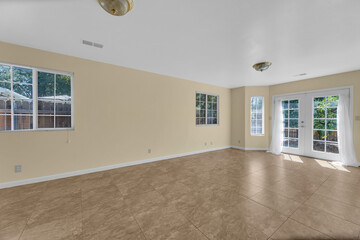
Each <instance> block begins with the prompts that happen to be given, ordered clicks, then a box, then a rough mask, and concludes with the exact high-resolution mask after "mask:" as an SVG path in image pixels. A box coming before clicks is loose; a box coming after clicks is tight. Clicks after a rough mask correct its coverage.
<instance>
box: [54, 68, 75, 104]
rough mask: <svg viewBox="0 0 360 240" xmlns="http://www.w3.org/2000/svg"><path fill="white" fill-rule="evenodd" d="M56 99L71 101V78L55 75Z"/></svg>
mask: <svg viewBox="0 0 360 240" xmlns="http://www.w3.org/2000/svg"><path fill="white" fill-rule="evenodd" d="M56 98H57V99H61V100H71V77H70V76H67V75H59V74H56Z"/></svg>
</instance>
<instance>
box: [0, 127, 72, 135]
mask: <svg viewBox="0 0 360 240" xmlns="http://www.w3.org/2000/svg"><path fill="white" fill-rule="evenodd" d="M61 131H75V128H58V129H53V128H44V129H35V130H34V129H24V130H14V131H0V134H1V133H18V132H61Z"/></svg>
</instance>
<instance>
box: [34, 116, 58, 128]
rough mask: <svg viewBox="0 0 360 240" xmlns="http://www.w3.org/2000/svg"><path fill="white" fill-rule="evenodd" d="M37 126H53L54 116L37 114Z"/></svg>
mask: <svg viewBox="0 0 360 240" xmlns="http://www.w3.org/2000/svg"><path fill="white" fill-rule="evenodd" d="M38 128H54V116H39V117H38Z"/></svg>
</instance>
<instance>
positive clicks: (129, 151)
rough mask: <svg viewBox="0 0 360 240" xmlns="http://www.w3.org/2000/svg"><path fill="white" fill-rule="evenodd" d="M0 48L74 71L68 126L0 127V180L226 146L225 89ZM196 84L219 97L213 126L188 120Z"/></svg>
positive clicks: (14, 58) (23, 60)
mask: <svg viewBox="0 0 360 240" xmlns="http://www.w3.org/2000/svg"><path fill="white" fill-rule="evenodd" d="M0 53H1V54H0V61H2V62H9V63H16V64H21V65H29V66H36V67H41V68H48V69H54V70H60V71H67V72H74V85H75V87H74V90H75V93H74V98H75V130H74V131H39V132H7V133H5V132H1V133H0V146H1V157H0V158H1V159H0V182H8V181H14V180H20V179H26V178H33V177H40V176H46V175H52V174H57V173H63V172H69V171H75V170H83V169H88V168H95V167H100V166H106V165H112V164H118V163H124V162H131V161H136V160H143V159H148V158H155V157H160V156H167V155H172V154H178V153H186V152H192V151H198V150H204V149H210V148H217V147H224V146H229V145H230V123H231V119H230V118H231V115H230V110H231V109H230V108H231V104H230V100H231V96H230V92H231V91H230V89H226V88H221V87H216V86H211V85H207V84H201V83H196V82H192V81H187V80H182V79H177V78H173V77H167V76H163V75H158V74H153V73H148V72H143V71H138V70H132V69H128V68H124V67H119V66H114V65H110V64H104V63H99V62H94V61H89V60H84V59H80V58H75V57H69V56H65V55H60V54H55V53H50V52H45V51H40V50H36V49H31V48H26V47H21V46H16V45H12V44H7V43H1V42H0ZM196 91H201V92H208V93H213V94H218V95H219V96H220V124H219V125H216V126H202V127H197V126H196V125H195V92H196ZM210 141H212V142H213V143H214V144H213V145H210V144H209V142H210ZM204 142H207V143H208V145H207V146H205V145H204ZM148 148H151V149H152V153H151V154H148V153H147V150H148ZM15 164H22V165H23V172H22V173H17V174H15V173H14V165H15Z"/></svg>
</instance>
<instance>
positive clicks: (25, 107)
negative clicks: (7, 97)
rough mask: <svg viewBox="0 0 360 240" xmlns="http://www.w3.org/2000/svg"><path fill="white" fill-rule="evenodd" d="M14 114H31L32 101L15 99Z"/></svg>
mask: <svg viewBox="0 0 360 240" xmlns="http://www.w3.org/2000/svg"><path fill="white" fill-rule="evenodd" d="M14 113H15V114H32V113H33V101H32V99H31V100H29V99H15V100H14Z"/></svg>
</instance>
